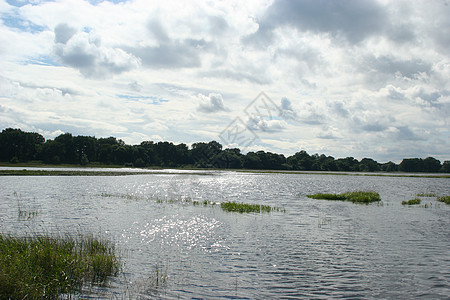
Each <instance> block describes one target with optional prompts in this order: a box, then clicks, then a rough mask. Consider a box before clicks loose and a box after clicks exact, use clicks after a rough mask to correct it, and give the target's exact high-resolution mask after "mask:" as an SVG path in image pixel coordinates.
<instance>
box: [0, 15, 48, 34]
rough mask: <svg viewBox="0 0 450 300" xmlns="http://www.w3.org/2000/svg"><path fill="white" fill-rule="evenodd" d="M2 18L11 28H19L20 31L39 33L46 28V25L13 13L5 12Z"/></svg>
mask: <svg viewBox="0 0 450 300" xmlns="http://www.w3.org/2000/svg"><path fill="white" fill-rule="evenodd" d="M0 19H1V21H2V23H3V24H4V25H6V26H8V27H10V28H16V29H19V30H20V31H25V32H30V33H37V32H42V31H44V30H45V29H46V27H44V26H40V25H36V24H34V23H33V22H30V21H28V20H25V19H22V18H20V17H18V16H15V15H11V14H3V15H2V16H1V18H0Z"/></svg>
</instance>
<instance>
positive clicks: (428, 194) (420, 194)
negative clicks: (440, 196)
mask: <svg viewBox="0 0 450 300" xmlns="http://www.w3.org/2000/svg"><path fill="white" fill-rule="evenodd" d="M416 196H417V197H436V194H435V193H418V194H417V195H416Z"/></svg>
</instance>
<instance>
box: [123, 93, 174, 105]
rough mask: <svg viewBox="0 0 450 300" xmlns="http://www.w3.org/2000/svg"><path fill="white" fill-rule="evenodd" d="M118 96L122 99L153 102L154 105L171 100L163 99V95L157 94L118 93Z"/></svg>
mask: <svg viewBox="0 0 450 300" xmlns="http://www.w3.org/2000/svg"><path fill="white" fill-rule="evenodd" d="M117 97H119V98H121V99H126V100H128V101H133V102H142V103H146V104H153V105H161V104H162V103H164V102H169V100H167V99H163V98H161V97H156V96H133V95H117Z"/></svg>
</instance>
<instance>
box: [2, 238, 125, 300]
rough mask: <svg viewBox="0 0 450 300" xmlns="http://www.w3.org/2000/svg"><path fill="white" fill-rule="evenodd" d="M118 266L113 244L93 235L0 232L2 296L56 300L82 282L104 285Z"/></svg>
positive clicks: (4, 297) (78, 286) (75, 289)
mask: <svg viewBox="0 0 450 300" xmlns="http://www.w3.org/2000/svg"><path fill="white" fill-rule="evenodd" d="M119 267H120V264H119V259H118V257H117V256H116V255H115V253H114V246H113V245H111V244H110V243H109V242H107V241H103V240H99V239H97V238H94V237H93V236H86V237H79V238H72V237H69V236H67V237H61V238H57V237H52V236H33V237H24V238H20V237H12V236H8V235H3V234H0V298H1V299H25V298H26V299H41V298H45V299H47V298H49V299H56V298H57V297H58V296H60V295H62V294H72V293H74V292H77V291H80V290H81V288H82V286H83V284H85V283H91V284H104V283H105V282H106V279H107V278H108V276H112V275H117V273H118V271H119Z"/></svg>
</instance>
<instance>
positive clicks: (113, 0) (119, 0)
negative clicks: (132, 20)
mask: <svg viewBox="0 0 450 300" xmlns="http://www.w3.org/2000/svg"><path fill="white" fill-rule="evenodd" d="M127 1H129V0H89V3H91V4H93V5H97V4H100V3H102V2H111V3H114V4H118V3H122V2H127Z"/></svg>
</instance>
